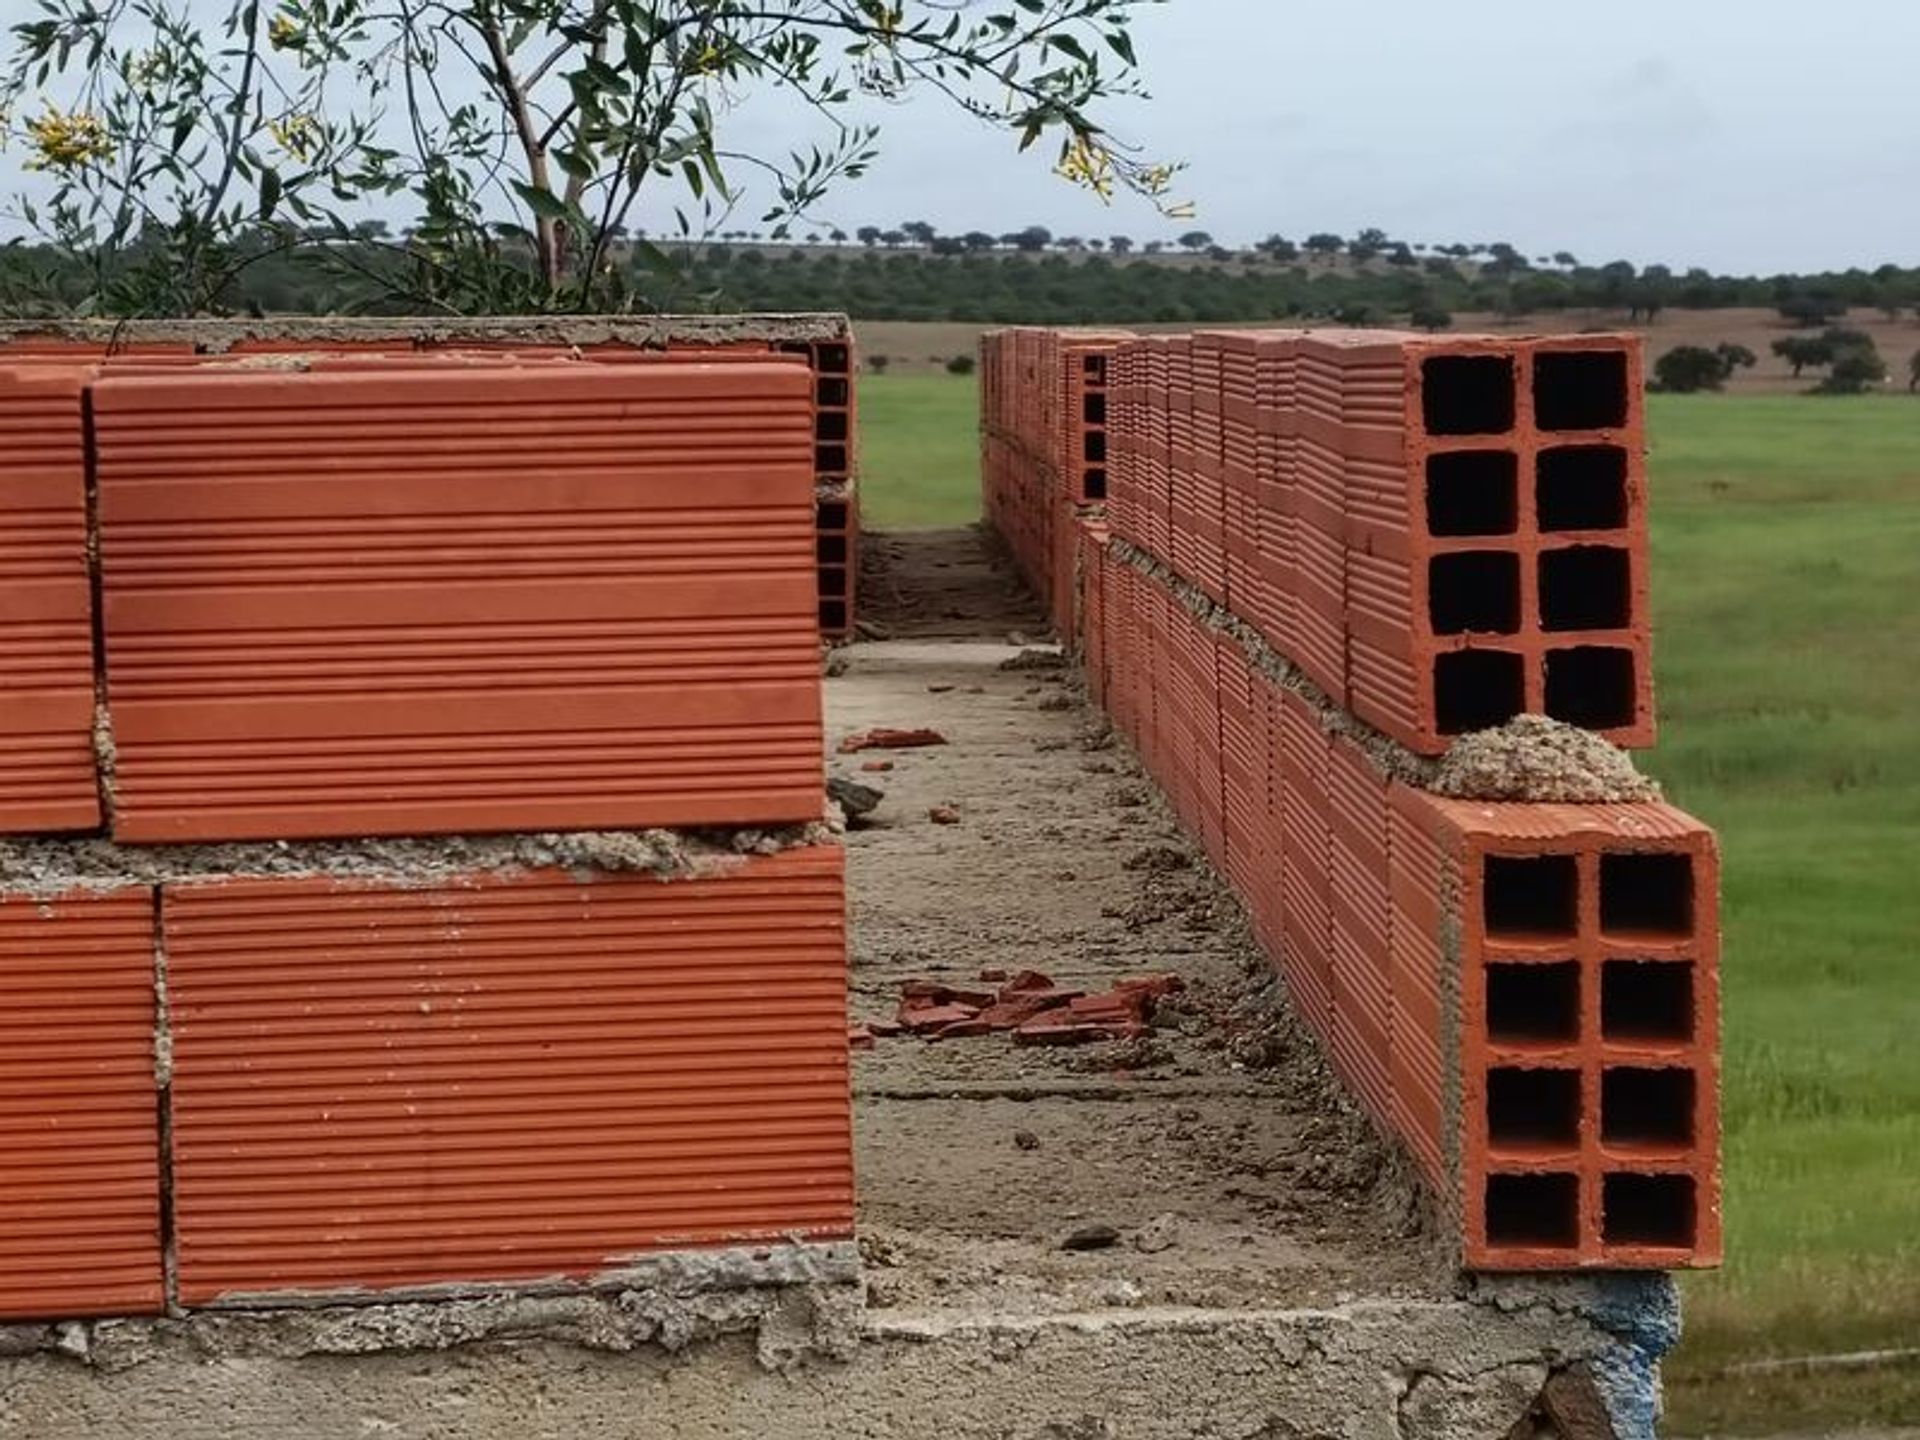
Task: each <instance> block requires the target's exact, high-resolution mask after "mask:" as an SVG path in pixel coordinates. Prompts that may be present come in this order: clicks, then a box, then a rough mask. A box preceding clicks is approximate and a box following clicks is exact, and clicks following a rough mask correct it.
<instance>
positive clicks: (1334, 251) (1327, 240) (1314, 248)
mask: <svg viewBox="0 0 1920 1440" xmlns="http://www.w3.org/2000/svg"><path fill="white" fill-rule="evenodd" d="M1306 245H1307V249H1308V250H1309V251H1311V252H1312V253H1313V254H1315V255H1323V256H1325V255H1338V254H1339V253H1340V252H1341V251H1342V250H1344V249H1346V248H1347V242H1346V241H1344V240H1342V239H1341V238H1340V237H1339V236H1338V235H1333V234H1329V233H1327V232H1326V231H1321V232H1320V233H1319V234H1317V235H1309V236H1307V240H1306Z"/></svg>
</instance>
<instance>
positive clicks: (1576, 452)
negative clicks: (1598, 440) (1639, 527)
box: [1533, 445, 1627, 530]
mask: <svg viewBox="0 0 1920 1440" xmlns="http://www.w3.org/2000/svg"><path fill="white" fill-rule="evenodd" d="M1533 499H1534V507H1535V511H1536V513H1537V514H1538V516H1539V521H1540V528H1541V529H1542V530H1618V529H1619V528H1620V527H1621V526H1623V525H1625V524H1626V523H1627V452H1626V451H1625V450H1622V449H1621V448H1620V447H1619V446H1617V445H1567V446H1562V447H1561V448H1559V449H1555V450H1542V451H1541V452H1540V455H1539V459H1538V461H1537V468H1536V470H1535V472H1534V496H1533Z"/></svg>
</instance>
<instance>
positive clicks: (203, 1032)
mask: <svg viewBox="0 0 1920 1440" xmlns="http://www.w3.org/2000/svg"><path fill="white" fill-rule="evenodd" d="M162 903H163V927H164V933H165V937H166V945H167V953H168V977H167V984H168V994H169V997H170V1002H171V1011H172V1017H173V1036H174V1063H175V1068H174V1081H173V1087H172V1119H173V1158H174V1205H175V1217H176V1226H175V1234H176V1242H177V1246H178V1278H179V1290H180V1297H181V1299H182V1300H183V1301H184V1302H185V1303H187V1304H190V1305H209V1304H218V1303H220V1302H222V1301H223V1300H233V1299H236V1298H237V1297H242V1296H250V1295H262V1294H265V1295H271V1294H275V1293H280V1292H288V1291H299V1292H302V1293H307V1294H311V1293H326V1292H331V1291H348V1290H352V1291H363V1292H364V1291H386V1290H394V1289H405V1288H411V1287H418V1286H430V1285H444V1284H455V1283H473V1282H501V1281H515V1280H533V1279H542V1278H547V1277H552V1276H567V1277H572V1278H577V1279H581V1280H590V1279H592V1278H594V1277H596V1276H598V1275H601V1274H603V1273H605V1272H607V1271H609V1270H617V1269H618V1268H619V1267H621V1266H622V1265H624V1264H627V1263H629V1262H630V1261H631V1259H632V1258H633V1257H635V1256H638V1255H641V1254H644V1253H647V1252H649V1251H657V1250H672V1249H685V1248H689V1247H699V1246H706V1245H732V1244H751V1243H755V1242H765V1243H772V1242H776V1241H780V1240H784V1239H788V1238H801V1239H826V1238H839V1237H844V1236H847V1235H850V1234H851V1233H852V1226H853V1208H852V1207H853V1174H852V1160H851V1127H850V1105H849V1097H848V1060H847V1028H846V1026H847V1021H846V1008H845V1006H846V989H845V984H846V969H845V967H846V935H845V924H844V893H843V880H842V859H841V855H840V852H839V851H838V850H833V849H815V850H797V851H789V852H787V853H786V854H783V855H780V856H775V857H767V858H756V859H753V860H749V861H744V862H742V863H740V864H738V865H736V866H733V867H730V868H728V869H726V870H723V871H719V872H716V873H713V874H710V875H705V876H702V877H699V878H694V879H680V880H670V881H661V880H658V879H655V878H653V877H651V876H599V877H594V878H591V879H584V880H583V879H581V878H578V877H576V876H574V875H572V874H562V873H535V874H513V875H499V874H490V875H474V876H470V877H465V878H463V879H459V880H454V881H449V882H446V883H442V884H435V885H428V886H421V885H419V884H417V883H410V884H405V885H399V884H392V883H385V884H383V883H379V882H372V881H347V880H337V879H307V880H301V879H275V880H248V881H228V882H224V883H222V882H208V883H199V884H181V885H174V886H169V887H167V889H166V891H165V894H164V897H163V902H162Z"/></svg>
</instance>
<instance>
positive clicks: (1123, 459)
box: [985, 330, 1720, 1269]
mask: <svg viewBox="0 0 1920 1440" xmlns="http://www.w3.org/2000/svg"><path fill="white" fill-rule="evenodd" d="M1030 343H1031V342H1030ZM1108 368H1109V374H1110V376H1111V387H1112V390H1111V394H1112V402H1111V405H1110V407H1109V410H1108V414H1109V417H1110V424H1109V433H1108V437H1107V438H1108V454H1109V456H1110V466H1109V487H1108V504H1107V506H1106V509H1105V514H1104V522H1105V527H1106V529H1107V531H1108V533H1109V535H1110V539H1109V542H1108V551H1107V554H1106V556H1105V558H1104V562H1103V563H1101V564H1100V565H1098V567H1097V573H1098V576H1099V590H1098V602H1097V605H1093V604H1084V603H1083V605H1082V606H1081V614H1080V622H1079V623H1080V628H1079V630H1078V631H1077V632H1075V633H1074V635H1073V639H1074V642H1075V643H1076V644H1077V645H1078V646H1079V647H1080V650H1081V653H1082V656H1083V660H1084V662H1085V663H1086V664H1087V666H1088V670H1089V680H1090V686H1091V688H1092V690H1093V693H1094V694H1095V696H1096V697H1097V698H1099V699H1100V700H1101V702H1102V703H1103V704H1104V706H1105V708H1106V710H1107V712H1108V714H1109V715H1110V716H1111V718H1112V719H1113V721H1114V723H1115V725H1116V727H1117V728H1118V729H1119V730H1120V731H1121V732H1122V733H1123V734H1124V735H1125V736H1126V737H1127V738H1128V739H1129V740H1130V741H1131V743H1132V744H1133V746H1134V748H1135V750H1136V751H1137V753H1138V754H1139V756H1140V758H1141V761H1142V763H1143V765H1144V766H1145V767H1146V769H1147V771H1148V772H1149V773H1150V774H1151V775H1152V776H1153V777H1154V778H1155V779H1156V781H1158V783H1159V784H1160V786H1161V788H1162V789H1163V790H1164V791H1165V792H1166V794H1167V797H1168V799H1169V800H1170V802H1171V803H1172V805H1173V808H1174V810H1175V811H1176V813H1177V814H1178V815H1179V817H1180V819H1181V821H1182V823H1183V825H1184V826H1185V827H1186V828H1187V829H1188V830H1189V831H1190V833H1192V834H1193V835H1194V837H1195V838H1196V840H1198V841H1199V842H1200V844H1201V845H1202V846H1203V848H1204V849H1205V850H1206V851H1207V853H1208V855H1209V857H1210V858H1211V859H1212V860H1213V861H1214V863H1215V865H1216V866H1217V867H1218V868H1219V869H1220V870H1221V871H1222V873H1223V874H1224V875H1225V876H1226V877H1227V878H1228V879H1229V880H1230V881H1231V882H1232V884H1233V885H1234V888H1235V889H1236V890H1237V891H1238V892H1239V894H1240V895H1241V897H1242V898H1243V900H1244V901H1245V903H1246V908H1247V912H1248V916H1249V919H1250V921H1251V923H1252V926H1253V928H1254V930H1255V932H1256V934H1257V935H1258V936H1259V938H1260V939H1261V941H1262V942H1263V944H1264V945H1265V946H1266V947H1267V949H1268V950H1269V952H1270V953H1271V954H1272V955H1273V956H1274V958H1275V961H1276V963H1277V965H1278V966H1279V968H1280V970H1281V972H1282V973H1283V975H1284V976H1285V979H1286V982H1287V986H1288V989H1289V991H1290V993H1291V995H1292V997H1293V1001H1294V1004H1295V1008H1296V1009H1297V1011H1298V1012H1299V1013H1300V1015H1301V1016H1302V1018H1303V1019H1304V1020H1306V1022H1307V1023H1308V1024H1309V1025H1310V1026H1312V1028H1313V1029H1314V1030H1315V1031H1316V1032H1317V1033H1318V1034H1319V1036H1320V1037H1321V1040H1322V1042H1323V1044H1324V1045H1325V1047H1326V1049H1327V1053H1328V1054H1329V1056H1330V1058H1331V1059H1332V1061H1333V1063H1334V1065H1335V1067H1336V1069H1338V1071H1339V1072H1340V1074H1341V1075H1342V1077H1343V1078H1344V1079H1345V1081H1346V1082H1347V1084H1348V1085H1349V1087H1350V1088H1351V1089H1352V1091H1353V1093H1354V1094H1355V1096H1356V1097H1357V1098H1358V1099H1359V1100H1360V1101H1361V1103H1362V1104H1363V1105H1364V1106H1365V1107H1366V1108H1367V1109H1368V1111H1369V1112H1370V1113H1371V1114H1372V1115H1373V1116H1374V1118H1375V1119H1376V1121H1377V1122H1378V1123H1379V1124H1380V1125H1381V1127H1382V1128H1384V1129H1386V1130H1388V1131H1389V1132H1390V1133H1392V1134H1394V1135H1396V1136H1397V1137H1399V1139H1400V1140H1401V1141H1402V1142H1403V1143H1404V1144H1405V1145H1406V1147H1407V1149H1408V1150H1409V1152H1410V1153H1411V1154H1412V1155H1413V1156H1414V1157H1415V1159H1416V1160H1417V1161H1418V1163H1419V1165H1420V1166H1421V1168H1422V1169H1423V1170H1424V1171H1425V1173H1426V1174H1427V1176H1428V1178H1429V1179H1430V1181H1431V1182H1432V1184H1433V1186H1434V1187H1435V1190H1436V1192H1437V1193H1438V1194H1439V1195H1440V1196H1441V1197H1442V1199H1443V1200H1444V1201H1445V1202H1446V1204H1447V1205H1448V1207H1449V1209H1450V1211H1451V1212H1452V1213H1453V1214H1454V1215H1455V1217H1456V1219H1457V1222H1458V1224H1459V1227H1460V1230H1459V1234H1460V1246H1461V1255H1462V1257H1463V1260H1464V1262H1465V1263H1466V1264H1468V1265H1471V1266H1474V1267H1477V1268H1484V1269H1557V1268H1574V1267H1602V1268H1648V1267H1674V1266H1686V1265H1702V1264H1712V1263H1715V1262H1716V1261H1717V1260H1718V1258H1719V1254H1720V1220H1719V1205H1720V1198H1719V1130H1718V1124H1719V1121H1718V1109H1717V1104H1718V1102H1717V1094H1718V1090H1717V1068H1716V1067H1717V1063H1718V1062H1717V1057H1718V1032H1717V1024H1718V1019H1717V1016H1718V1009H1717V983H1718V963H1719V956H1718V921H1717V912H1716V908H1715V907H1716V900H1715V897H1716V895H1717V885H1718V874H1717V863H1718V862H1717V852H1716V850H1715V847H1714V843H1713V837H1712V835H1711V832H1709V831H1708V830H1707V829H1706V828H1705V827H1704V826H1701V825H1700V824H1699V823H1698V822H1696V821H1693V820H1691V819H1689V818H1688V817H1686V816H1685V815H1683V814H1681V813H1680V812H1679V811H1677V810H1674V809H1672V808H1671V807H1669V806H1665V805H1660V804H1643V803H1636V804H1597V805H1563V804H1546V805H1541V804H1528V803H1523V802H1507V803H1500V804H1483V803H1479V802H1472V801H1462V800H1446V799H1442V798H1440V797H1438V796H1435V795H1431V794H1429V793H1427V792H1426V791H1424V790H1422V789H1420V788H1419V786H1418V785H1417V784H1415V783H1412V780H1411V779H1410V777H1417V776H1418V775H1419V774H1420V773H1422V772H1421V771H1420V765H1419V761H1418V759H1417V757H1418V756H1420V755H1438V754H1441V753H1444V752H1445V751H1446V749H1447V748H1448V747H1449V746H1450V744H1451V743H1452V741H1453V740H1454V739H1455V738H1456V737H1457V736H1458V735H1460V734H1463V733H1468V732H1471V731H1475V730H1480V729H1485V728H1488V727H1492V726H1497V725H1500V724H1501V723H1503V722H1505V721H1507V720H1509V719H1511V718H1512V717H1513V716H1515V715H1517V714H1522V713H1545V714H1548V715H1550V716H1553V717H1554V718H1557V719H1560V720H1563V721H1566V722H1569V723H1572V724H1576V725H1579V726H1581V727H1582V728H1586V729H1589V730H1593V731H1596V732H1598V733H1599V734H1601V735H1603V736H1605V737H1606V738H1607V739H1609V740H1611V741H1613V742H1615V743H1617V744H1646V743H1649V742H1650V741H1651V738H1652V696H1651V680H1650V671H1649V651H1650V633H1649V632H1650V626H1649V622H1648V617H1647V604H1646V516H1645V476H1644V455H1643V452H1644V435H1643V424H1642V419H1641V406H1640V357H1639V350H1638V345H1637V342H1636V341H1634V340H1632V339H1631V338H1629V337H1614V336H1581V337H1562V338H1557V339H1552V340H1547V339H1531V338H1523V339H1517V340H1515V339H1493V338H1478V337H1466V338H1458V339H1447V340H1434V339H1431V338H1430V337H1425V336H1410V335H1402V334H1397V333H1386V332H1364V331H1363V332H1307V331H1299V330H1291V331H1247V332H1225V331H1223V332H1202V333H1200V334H1198V335H1195V336H1192V337H1169V336H1161V337H1151V338H1147V339H1142V340H1139V341H1135V342H1132V343H1128V344H1123V345H1121V346H1120V347H1119V348H1118V349H1117V350H1116V351H1115V352H1114V353H1113V354H1112V355H1111V357H1110V358H1109V360H1108ZM996 403H997V401H996V397H995V395H994V394H992V393H989V394H988V396H987V401H986V404H987V418H986V421H985V423H986V424H987V426H988V427H989V429H990V430H991V429H992V428H993V427H994V426H995V425H996V424H997V423H998V422H997V420H996V411H995V405H996ZM1001 509H1002V511H1003V512H1004V513H1006V514H1007V515H1008V522H1007V523H1009V524H1011V525H1013V526H1015V527H1018V526H1019V525H1020V524H1022V523H1024V517H1023V516H1022V515H1021V514H1020V513H1019V512H1018V508H1017V504H1015V503H1013V497H1008V499H1006V500H1003V502H1002V505H1001ZM1097 533H1098V532H1097V531H1091V530H1087V531H1083V534H1086V535H1095V534H1097ZM1087 543H1097V541H1091V540H1089V541H1083V547H1084V545H1085V544H1087ZM1076 563H1077V564H1078V565H1079V567H1080V568H1081V571H1082V573H1083V574H1084V572H1085V571H1086V569H1087V568H1088V564H1089V562H1088V560H1087V558H1086V555H1085V553H1084V548H1083V550H1082V552H1081V554H1080V555H1079V556H1078V558H1077V560H1076ZM1096 618H1097V620H1098V623H1099V626H1100V630H1101V633H1100V634H1099V635H1098V636H1095V635H1093V634H1091V633H1090V632H1089V629H1088V626H1089V625H1090V624H1091V623H1092V622H1093V621H1094V620H1095V619H1096ZM1209 664H1210V665H1211V670H1210V671H1208V670H1207V666H1208V665H1209ZM1396 754H1397V756H1398V758H1397V759H1396V758H1395V755H1396Z"/></svg>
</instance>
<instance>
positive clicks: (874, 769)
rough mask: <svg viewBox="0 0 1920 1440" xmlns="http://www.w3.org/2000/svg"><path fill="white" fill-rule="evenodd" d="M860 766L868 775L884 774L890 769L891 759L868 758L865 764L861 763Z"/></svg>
mask: <svg viewBox="0 0 1920 1440" xmlns="http://www.w3.org/2000/svg"><path fill="white" fill-rule="evenodd" d="M860 768H861V770H863V771H864V772H865V773H867V774H868V775H885V774H888V773H890V772H891V771H892V769H893V761H891V760H869V761H867V762H866V764H864V765H862V766H861V767H860Z"/></svg>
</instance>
